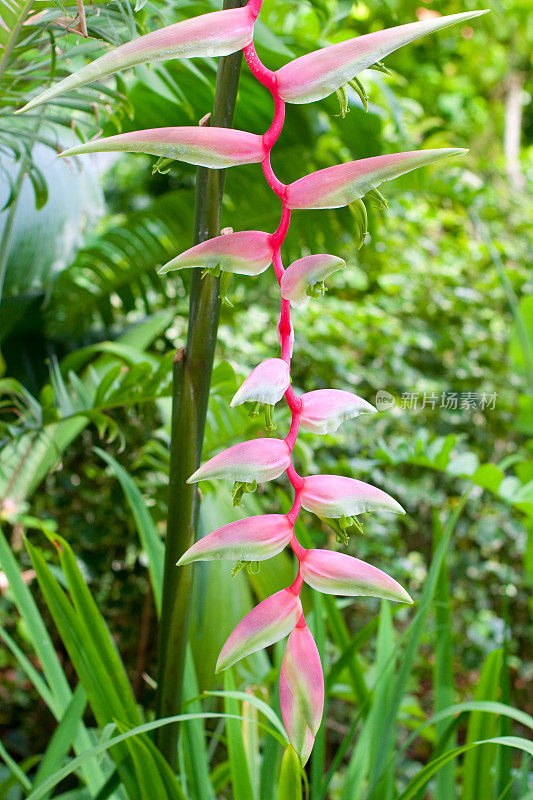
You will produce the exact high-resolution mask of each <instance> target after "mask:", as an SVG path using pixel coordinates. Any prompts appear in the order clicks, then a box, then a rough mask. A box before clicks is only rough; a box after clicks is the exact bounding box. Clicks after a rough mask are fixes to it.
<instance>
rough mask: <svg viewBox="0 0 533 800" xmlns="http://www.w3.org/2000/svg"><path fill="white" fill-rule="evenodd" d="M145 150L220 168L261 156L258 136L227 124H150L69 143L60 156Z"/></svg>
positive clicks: (259, 137) (251, 162)
mask: <svg viewBox="0 0 533 800" xmlns="http://www.w3.org/2000/svg"><path fill="white" fill-rule="evenodd" d="M117 151H118V152H125V153H148V154H149V155H152V156H164V157H165V158H174V159H177V160H178V161H185V162H186V163H187V164H197V165H198V166H200V167H211V169H224V168H225V167H236V166H239V165H240V164H254V163H257V162H259V161H261V160H262V159H263V157H264V147H263V141H262V138H261V136H256V134H255V133H247V132H246V131H235V130H232V129H231V128H209V127H208V128H201V127H197V128H193V127H187V126H184V127H180V128H150V129H148V130H144V131H132V132H130V133H119V134H118V135H117V136H108V137H107V138H105V139H95V140H93V141H91V142H86V143H85V144H79V145H76V146H75V147H70V148H69V149H68V150H64V151H63V152H62V153H60V155H61V157H62V158H66V157H68V156H79V155H83V154H84V153H107V152H117Z"/></svg>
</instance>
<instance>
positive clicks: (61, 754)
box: [34, 684, 87, 786]
mask: <svg viewBox="0 0 533 800" xmlns="http://www.w3.org/2000/svg"><path fill="white" fill-rule="evenodd" d="M86 705H87V696H86V694H85V692H84V690H83V687H82V685H81V684H78V686H77V687H76V689H75V691H74V694H73V696H72V700H71V701H70V703H69V704H68V706H67V708H66V710H65V713H64V714H63V717H62V719H61V722H60V723H59V725H58V726H57V728H56V729H55V731H54V733H53V734H52V738H51V739H50V741H49V743H48V746H47V748H46V752H45V753H44V756H43V757H42V759H41V762H40V764H39V769H38V770H37V774H36V775H35V780H34V785H35V786H39V785H40V784H41V783H42V782H43V781H44V779H45V778H48V776H49V775H52V774H53V773H54V772H55V771H56V770H58V769H59V767H60V766H61V762H62V761H63V760H64V759H65V758H66V757H67V756H68V754H69V751H70V749H71V747H72V743H73V741H74V739H75V737H76V733H77V731H78V728H79V724H80V722H81V721H82V719H83V714H84V712H85V707H86Z"/></svg>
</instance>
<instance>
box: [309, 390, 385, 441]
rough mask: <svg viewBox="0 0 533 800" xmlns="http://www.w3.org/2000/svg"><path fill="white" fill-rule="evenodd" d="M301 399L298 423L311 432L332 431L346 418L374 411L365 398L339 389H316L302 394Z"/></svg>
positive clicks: (322, 432) (323, 432) (373, 412)
mask: <svg viewBox="0 0 533 800" xmlns="http://www.w3.org/2000/svg"><path fill="white" fill-rule="evenodd" d="M301 400H302V411H301V416H300V424H301V426H302V428H303V429H304V430H306V431H311V433H318V434H325V433H332V432H333V431H336V430H337V428H338V427H339V425H340V424H341V423H342V422H344V421H345V420H347V419H352V418H353V417H358V416H359V415H360V414H375V413H376V409H375V408H374V406H372V405H370V403H367V402H366V400H363V399H362V398H361V397H358V396H357V395H356V394H352V393H351V392H343V391H341V390H340V389H316V390H315V391H313V392H307V394H303V395H302V396H301Z"/></svg>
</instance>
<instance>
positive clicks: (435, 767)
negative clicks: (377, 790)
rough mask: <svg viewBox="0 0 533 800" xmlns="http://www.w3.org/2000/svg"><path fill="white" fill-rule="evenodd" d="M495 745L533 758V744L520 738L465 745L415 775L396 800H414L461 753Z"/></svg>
mask: <svg viewBox="0 0 533 800" xmlns="http://www.w3.org/2000/svg"><path fill="white" fill-rule="evenodd" d="M495 744H500V745H503V746H504V747H514V748H516V749H518V750H523V751H524V752H525V753H529V754H530V755H532V756H533V742H530V741H528V740H527V739H522V738H521V737H520V736H496V737H495V738H494V739H486V740H482V741H479V742H470V743H469V744H464V745H462V746H461V747H456V748H455V749H454V750H449V751H448V752H447V753H444V754H443V755H442V756H440V757H439V758H436V759H434V760H433V761H430V762H429V764H427V765H426V766H425V767H423V768H422V769H421V770H420V772H418V773H417V775H415V777H414V778H413V779H412V780H411V781H409V783H408V785H407V787H406V789H405V790H404V791H403V792H402V793H401V794H399V795H398V796H397V797H396V798H395V800H411V798H413V797H414V796H415V794H416V793H417V792H418V791H419V790H420V789H422V788H423V787H424V786H425V785H426V784H427V782H428V781H429V780H430V778H432V777H433V775H435V773H436V772H438V771H439V769H441V767H443V766H444V765H445V764H447V763H448V762H449V761H451V760H452V759H454V758H457V756H459V755H461V753H467V752H468V751H469V750H473V749H474V748H476V747H479V746H481V745H491V746H492V745H495ZM477 797H478V798H481V797H484V795H481V794H479V795H477Z"/></svg>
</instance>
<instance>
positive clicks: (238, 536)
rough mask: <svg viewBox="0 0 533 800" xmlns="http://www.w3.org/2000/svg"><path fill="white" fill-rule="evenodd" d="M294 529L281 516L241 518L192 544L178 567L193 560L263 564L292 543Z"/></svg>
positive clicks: (268, 515) (284, 517)
mask: <svg viewBox="0 0 533 800" xmlns="http://www.w3.org/2000/svg"><path fill="white" fill-rule="evenodd" d="M291 536H292V526H291V524H290V522H289V521H288V519H287V517H286V516H284V515H282V514H262V515H259V516H257V517H248V518H247V519H238V520H237V521H236V522H230V523H229V525H224V527H223V528H218V530H216V531H213V533H209V534H208V535H207V536H204V537H203V538H202V539H200V540H199V541H198V542H196V543H195V544H193V546H192V547H190V548H189V549H188V550H187V551H186V552H185V553H184V554H183V555H182V557H181V558H180V560H179V561H178V566H183V564H191V563H192V562H193V561H216V560H218V559H221V558H229V559H232V560H233V561H264V560H265V559H267V558H272V556H275V555H277V554H278V553H281V551H282V550H283V548H284V547H286V546H287V545H288V544H289V541H290V539H291Z"/></svg>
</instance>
